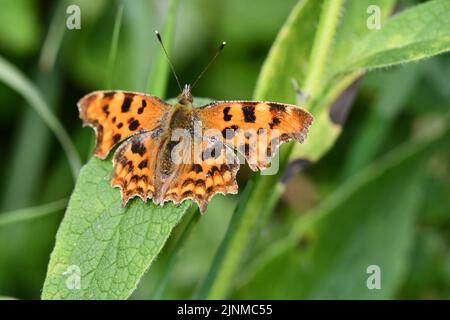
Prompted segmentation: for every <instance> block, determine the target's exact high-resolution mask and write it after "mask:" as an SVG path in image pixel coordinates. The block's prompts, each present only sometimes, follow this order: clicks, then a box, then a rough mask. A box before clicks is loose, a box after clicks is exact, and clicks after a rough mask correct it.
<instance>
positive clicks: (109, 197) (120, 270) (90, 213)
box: [42, 158, 191, 299]
mask: <svg viewBox="0 0 450 320" xmlns="http://www.w3.org/2000/svg"><path fill="white" fill-rule="evenodd" d="M110 174H111V162H109V161H101V160H98V159H96V158H92V159H91V160H90V161H89V162H88V163H87V164H86V165H85V166H84V167H83V169H82V170H81V173H80V176H79V179H78V181H77V184H76V186H75V190H74V192H73V194H72V196H71V198H70V201H69V205H68V208H67V211H66V213H65V216H64V220H63V221H62V223H61V226H60V228H59V230H58V234H57V237H56V245H55V248H54V250H53V253H52V255H51V258H50V263H49V266H48V272H47V277H46V279H45V283H44V289H43V292H42V298H43V299H125V298H127V297H129V296H130V294H131V293H132V292H133V290H134V289H135V288H136V286H137V284H138V282H139V280H140V278H141V277H142V275H143V274H144V272H145V271H146V270H147V269H148V268H149V267H150V265H151V263H152V261H153V260H154V259H155V257H156V256H157V255H158V253H159V252H160V250H161V249H162V247H163V245H164V243H165V242H166V240H167V238H168V237H169V235H170V233H171V231H172V229H173V228H174V227H175V226H176V225H177V223H178V222H179V221H180V219H181V217H182V216H183V215H184V214H185V213H186V211H187V209H188V208H189V206H190V205H191V203H190V202H187V201H186V202H183V203H182V204H181V205H180V206H178V207H175V206H174V205H173V204H172V203H168V204H166V205H165V206H164V207H160V206H155V205H153V204H152V203H150V202H149V203H147V204H145V203H144V202H143V201H141V200H140V199H134V200H132V201H130V202H129V203H128V204H127V206H126V207H122V204H121V197H120V191H119V189H113V188H112V187H111V186H110ZM70 266H76V267H78V268H79V270H80V285H81V288H80V289H79V290H71V289H69V288H70V286H69V287H68V286H67V285H66V281H67V280H68V276H69V275H67V274H66V275H64V273H65V272H66V271H68V270H69V271H70ZM68 268H69V269H68Z"/></svg>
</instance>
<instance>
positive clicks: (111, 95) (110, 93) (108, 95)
mask: <svg viewBox="0 0 450 320" xmlns="http://www.w3.org/2000/svg"><path fill="white" fill-rule="evenodd" d="M115 95H116V92H115V91H107V92H105V93H103V98H107V99H112V98H114V96H115Z"/></svg>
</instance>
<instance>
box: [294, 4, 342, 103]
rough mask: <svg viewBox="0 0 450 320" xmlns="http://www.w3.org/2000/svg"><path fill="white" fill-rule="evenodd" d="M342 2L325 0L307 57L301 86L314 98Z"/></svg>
mask: <svg viewBox="0 0 450 320" xmlns="http://www.w3.org/2000/svg"><path fill="white" fill-rule="evenodd" d="M343 2H344V0H326V1H325V2H324V4H323V8H322V11H321V14H320V20H319V26H318V29H317V33H316V36H315V38H314V42H313V46H312V49H311V54H310V56H309V62H308V73H307V75H306V78H305V82H304V83H303V86H302V88H303V90H304V91H305V92H306V93H307V94H308V95H309V96H315V95H316V94H317V93H318V92H319V90H320V85H321V84H322V82H323V78H324V77H323V72H324V69H325V66H326V64H327V60H328V56H329V54H330V49H331V46H332V44H333V38H334V34H335V32H336V28H337V25H338V21H339V14H340V11H341V8H342V5H343Z"/></svg>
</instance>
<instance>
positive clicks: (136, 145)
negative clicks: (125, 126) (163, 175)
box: [131, 137, 146, 157]
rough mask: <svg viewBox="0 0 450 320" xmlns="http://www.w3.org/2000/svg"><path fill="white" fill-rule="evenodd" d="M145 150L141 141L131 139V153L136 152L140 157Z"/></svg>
mask: <svg viewBox="0 0 450 320" xmlns="http://www.w3.org/2000/svg"><path fill="white" fill-rule="evenodd" d="M145 151H146V148H145V145H144V144H143V143H141V141H140V139H139V138H138V137H137V138H134V139H133V140H132V141H131V152H133V153H138V154H139V155H140V156H141V157H142V156H143V155H144V153H145Z"/></svg>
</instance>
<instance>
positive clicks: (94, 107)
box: [78, 91, 172, 159]
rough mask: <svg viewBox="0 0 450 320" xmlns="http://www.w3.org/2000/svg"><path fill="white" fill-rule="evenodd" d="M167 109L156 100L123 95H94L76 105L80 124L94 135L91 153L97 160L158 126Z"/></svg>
mask: <svg viewBox="0 0 450 320" xmlns="http://www.w3.org/2000/svg"><path fill="white" fill-rule="evenodd" d="M171 108H172V106H171V105H169V104H167V103H165V102H164V101H162V100H161V99H159V98H157V97H154V96H148V95H145V94H141V93H135V92H127V91H95V92H92V93H90V94H88V95H86V96H84V97H83V98H82V99H81V100H80V101H79V102H78V109H79V111H80V118H81V119H82V120H83V123H84V124H85V125H89V126H92V127H94V128H95V130H96V132H97V144H96V146H95V151H94V153H95V155H96V156H98V157H99V158H101V159H104V158H105V157H106V156H107V155H108V153H109V151H110V150H111V149H112V148H113V147H114V146H115V145H116V144H117V143H119V142H120V141H123V140H124V139H126V138H127V137H129V136H131V135H133V134H135V133H137V132H140V131H152V130H154V129H155V128H157V127H158V126H160V124H161V122H162V121H163V119H164V118H165V117H167V114H168V111H169V110H171Z"/></svg>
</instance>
